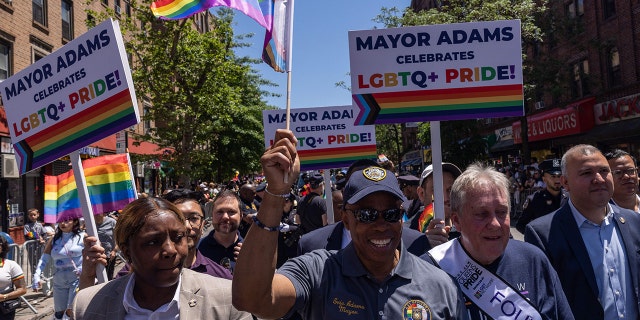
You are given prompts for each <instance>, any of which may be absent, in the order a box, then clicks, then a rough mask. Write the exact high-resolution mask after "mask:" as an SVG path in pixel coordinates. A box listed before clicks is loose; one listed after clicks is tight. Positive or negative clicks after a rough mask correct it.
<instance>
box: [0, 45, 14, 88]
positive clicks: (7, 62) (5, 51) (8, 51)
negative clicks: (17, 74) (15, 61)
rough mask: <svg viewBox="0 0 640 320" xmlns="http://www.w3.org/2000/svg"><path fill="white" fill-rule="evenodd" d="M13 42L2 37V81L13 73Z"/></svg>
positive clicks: (0, 55)
mask: <svg viewBox="0 0 640 320" xmlns="http://www.w3.org/2000/svg"><path fill="white" fill-rule="evenodd" d="M11 56H12V48H11V42H8V41H5V40H3V39H0V82H2V81H4V80H5V79H7V78H9V76H10V75H11V58H12V57H11Z"/></svg>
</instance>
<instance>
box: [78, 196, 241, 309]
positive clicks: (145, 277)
mask: <svg viewBox="0 0 640 320" xmlns="http://www.w3.org/2000/svg"><path fill="white" fill-rule="evenodd" d="M190 228H191V227H190V226H189V225H188V224H187V221H186V219H185V217H184V215H183V214H182V212H181V211H180V209H178V207H176V206H175V205H174V204H172V203H171V202H169V201H167V200H165V199H161V198H155V197H148V198H139V199H137V200H134V201H132V202H131V203H129V204H128V205H127V206H126V207H125V208H124V210H123V211H122V214H121V215H120V217H119V218H118V223H117V224H116V227H115V230H114V236H115V239H116V241H117V245H118V247H119V248H120V249H121V250H122V253H123V255H124V257H125V259H126V260H127V262H128V263H129V264H130V265H131V269H132V270H133V271H132V272H131V273H129V274H128V275H126V276H124V277H120V278H117V279H115V280H112V281H109V282H105V283H101V284H98V285H95V286H91V287H88V288H85V289H82V290H80V291H79V292H78V295H77V297H76V300H75V302H74V304H73V316H74V317H73V319H77V320H82V319H94V320H95V319H247V320H248V319H251V315H250V314H248V313H245V312H240V311H238V310H236V309H235V308H233V306H232V305H231V294H230V293H231V292H230V289H231V280H228V279H222V278H216V277H213V276H210V275H208V274H204V273H200V272H196V271H193V270H190V269H188V268H185V267H184V264H185V260H186V259H187V256H188V253H189V248H188V241H187V238H188V236H189V232H190ZM92 264H95V262H93V263H92Z"/></svg>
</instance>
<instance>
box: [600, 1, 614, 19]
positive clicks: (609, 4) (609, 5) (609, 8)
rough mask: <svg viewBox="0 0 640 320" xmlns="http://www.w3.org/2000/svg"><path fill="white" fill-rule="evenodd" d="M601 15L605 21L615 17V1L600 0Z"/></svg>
mask: <svg viewBox="0 0 640 320" xmlns="http://www.w3.org/2000/svg"><path fill="white" fill-rule="evenodd" d="M602 14H604V18H605V19H608V18H610V17H612V16H614V15H616V2H615V0H602Z"/></svg>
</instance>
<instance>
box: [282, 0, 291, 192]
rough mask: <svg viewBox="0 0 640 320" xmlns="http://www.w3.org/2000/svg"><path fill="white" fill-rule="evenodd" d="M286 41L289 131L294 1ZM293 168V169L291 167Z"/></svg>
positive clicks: (287, 177)
mask: <svg viewBox="0 0 640 320" xmlns="http://www.w3.org/2000/svg"><path fill="white" fill-rule="evenodd" d="M285 35H286V38H285V41H286V43H287V46H286V48H287V52H286V54H287V61H286V66H287V102H286V120H287V121H285V122H286V124H287V125H286V129H287V130H289V127H290V126H289V122H290V121H289V120H290V119H291V65H292V63H293V61H292V57H293V0H287V18H286V31H285ZM291 168H293V167H291ZM284 182H285V183H288V182H289V176H288V175H287V174H285V175H284Z"/></svg>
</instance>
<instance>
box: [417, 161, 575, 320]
mask: <svg viewBox="0 0 640 320" xmlns="http://www.w3.org/2000/svg"><path fill="white" fill-rule="evenodd" d="M509 205H510V201H509V180H507V177H506V176H505V175H504V174H502V173H500V172H498V171H496V170H495V169H494V168H493V167H484V166H482V165H479V164H474V165H471V166H469V168H467V170H466V171H465V172H463V173H462V175H460V177H458V179H456V181H455V182H454V183H453V187H452V190H451V211H452V214H451V220H452V221H453V223H454V224H455V226H456V228H457V229H458V231H460V233H461V234H462V235H461V236H460V237H459V238H457V239H454V240H451V241H448V242H445V243H444V244H441V245H439V246H437V247H435V248H433V249H431V250H429V253H428V254H426V255H423V256H422V258H424V259H425V260H428V261H429V260H432V261H433V262H435V264H436V265H438V266H439V267H440V268H442V270H444V271H446V272H447V273H449V274H450V275H451V276H452V277H454V278H456V279H457V280H458V285H459V287H460V289H461V290H462V292H463V293H464V295H465V300H466V305H467V310H468V312H469V315H470V318H471V320H480V319H506V318H509V319H532V320H533V319H538V320H539V319H554V320H558V319H573V315H572V314H571V309H570V308H569V303H568V302H567V298H566V297H565V295H564V292H563V291H562V287H561V285H560V279H559V278H558V275H557V273H556V271H555V270H554V269H553V266H552V265H551V263H550V262H549V260H548V259H547V257H546V256H545V255H544V253H543V252H542V251H541V250H540V249H538V248H536V247H535V246H533V245H530V244H528V243H525V242H522V241H518V240H512V239H510V237H509V232H510V221H509Z"/></svg>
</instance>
